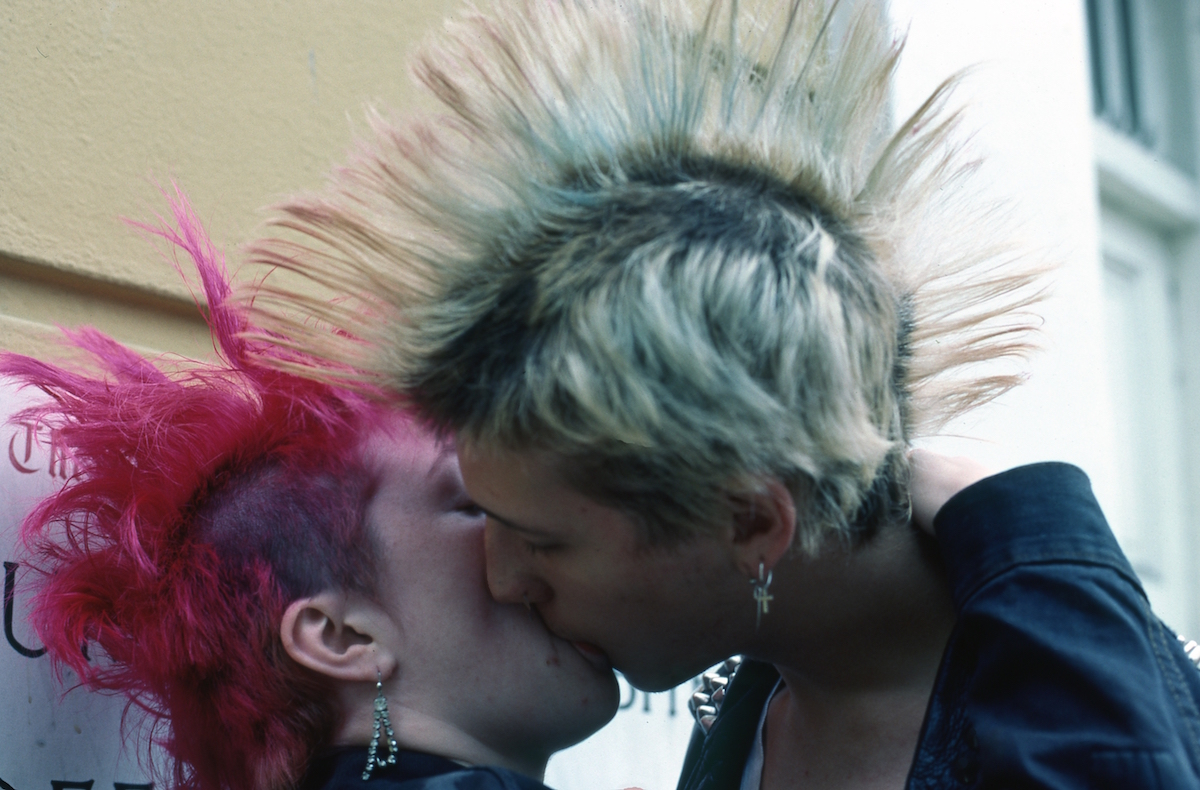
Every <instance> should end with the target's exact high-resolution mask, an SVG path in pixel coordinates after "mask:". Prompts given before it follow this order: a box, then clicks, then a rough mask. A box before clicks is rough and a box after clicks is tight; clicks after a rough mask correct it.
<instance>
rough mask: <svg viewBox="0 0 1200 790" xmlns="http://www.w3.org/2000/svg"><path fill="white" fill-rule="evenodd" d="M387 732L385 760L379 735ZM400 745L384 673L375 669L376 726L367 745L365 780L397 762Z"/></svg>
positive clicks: (363, 776)
mask: <svg viewBox="0 0 1200 790" xmlns="http://www.w3.org/2000/svg"><path fill="white" fill-rule="evenodd" d="M381 731H382V732H386V733H387V748H388V756H387V759H386V760H385V759H384V758H382V757H379V756H377V753H378V751H379V736H380V734H381ZM399 751H400V745H399V744H398V743H396V733H395V732H393V731H392V720H391V719H389V718H388V709H387V697H386V696H384V693H383V674H382V673H381V672H380V671H379V670H378V669H377V670H375V727H374V731H373V734H372V735H371V745H370V746H368V747H367V766H366V768H364V769H363V775H362V778H363V781H364V782H365V781H367V780H368V779H370V778H371V772H372V771H374V770H375V769H376V768H384V767H386V766H389V765H395V764H396V753H397V752H399Z"/></svg>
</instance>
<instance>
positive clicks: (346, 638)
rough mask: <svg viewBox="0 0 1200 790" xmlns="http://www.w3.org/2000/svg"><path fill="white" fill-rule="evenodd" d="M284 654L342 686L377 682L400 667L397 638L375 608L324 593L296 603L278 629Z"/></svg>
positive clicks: (350, 597) (360, 600)
mask: <svg viewBox="0 0 1200 790" xmlns="http://www.w3.org/2000/svg"><path fill="white" fill-rule="evenodd" d="M279 636H280V639H281V640H282V641H283V649H284V650H285V651H286V652H287V654H288V655H289V656H291V658H292V660H294V661H295V662H296V663H297V664H300V665H302V666H306V667H308V668H309V669H311V670H313V671H314V672H318V673H320V674H322V675H326V676H328V677H331V678H336V679H338V680H375V677H376V672H381V673H383V676H384V677H387V676H388V675H390V674H391V673H392V672H393V671H394V670H395V668H396V664H397V662H398V656H397V650H398V647H399V640H398V632H397V629H396V626H395V624H394V623H393V622H392V621H391V618H389V617H388V616H387V615H386V614H385V613H384V612H383V611H382V610H381V609H380V608H379V607H378V606H377V605H375V604H374V603H372V602H370V601H367V600H365V599H363V598H362V597H360V596H355V595H348V594H346V593H345V592H341V591H326V592H323V593H318V594H317V595H314V596H311V597H309V598H300V599H297V600H295V601H292V602H291V604H289V605H288V607H287V609H285V610H284V612H283V618H282V620H281V621H280V624H279Z"/></svg>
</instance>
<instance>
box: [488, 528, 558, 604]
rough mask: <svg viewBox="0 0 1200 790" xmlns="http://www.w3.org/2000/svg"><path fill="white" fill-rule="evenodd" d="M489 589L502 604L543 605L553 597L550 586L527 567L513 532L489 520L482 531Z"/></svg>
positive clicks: (522, 550)
mask: <svg viewBox="0 0 1200 790" xmlns="http://www.w3.org/2000/svg"><path fill="white" fill-rule="evenodd" d="M483 536H484V539H483V545H484V549H485V555H486V557H487V581H488V589H489V590H491V593H492V597H493V598H495V599H496V600H497V601H500V602H501V603H523V604H543V603H547V602H548V601H549V600H550V599H551V598H553V597H554V592H553V590H552V589H551V588H550V585H549V584H547V583H546V582H545V580H543V579H542V578H541V577H540V576H539V575H538V574H536V573H535V572H534V570H533V569H532V568H530V567H529V555H528V552H526V551H525V549H523V548H522V547H521V545H520V538H518V537H517V536H516V535H514V534H513V532H512V530H511V529H509V528H508V527H505V526H504V525H502V524H497V523H496V522H494V521H493V520H492V519H490V518H489V519H488V520H487V526H486V527H484V530H483Z"/></svg>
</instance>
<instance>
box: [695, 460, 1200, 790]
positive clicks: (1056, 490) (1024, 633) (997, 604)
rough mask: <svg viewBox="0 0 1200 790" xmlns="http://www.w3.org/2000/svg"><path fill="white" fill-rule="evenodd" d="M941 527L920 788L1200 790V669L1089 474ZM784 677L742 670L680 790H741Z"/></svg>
mask: <svg viewBox="0 0 1200 790" xmlns="http://www.w3.org/2000/svg"><path fill="white" fill-rule="evenodd" d="M935 528H936V532H937V539H938V545H939V548H940V550H941V553H942V556H943V558H944V560H945V565H946V569H947V574H948V578H949V582H950V586H951V589H952V592H953V596H954V601H955V607H956V610H957V612H958V619H957V622H956V624H955V627H954V631H953V633H952V634H951V637H950V640H949V642H948V643H947V645H946V650H945V653H944V654H943V657H942V664H941V667H940V669H939V671H938V675H937V680H936V682H935V684H934V690H933V695H932V697H931V698H930V702H929V707H928V709H927V711H926V714H925V722H924V724H923V726H922V729H921V735H920V740H919V742H918V746H917V751H916V754H915V756H914V758H913V764H912V768H911V770H910V773H909V776H908V781H907V783H906V785H905V787H906V788H907V789H908V790H930V789H931V788H959V787H970V788H1054V790H1067V789H1068V788H1079V790H1083V789H1084V788H1087V789H1088V790H1134V789H1136V790H1154V789H1156V788H1163V789H1169V790H1183V789H1184V788H1200V672H1197V669H1196V666H1195V665H1194V664H1193V663H1192V662H1191V660H1190V659H1189V658H1188V657H1187V655H1186V654H1185V653H1184V651H1183V648H1182V646H1181V645H1180V643H1179V641H1178V640H1177V638H1176V636H1175V635H1174V634H1173V633H1172V632H1171V630H1170V629H1168V628H1167V627H1166V626H1164V625H1163V624H1162V622H1161V621H1160V620H1159V619H1158V618H1157V617H1156V616H1155V615H1154V614H1153V612H1151V611H1150V607H1149V604H1148V603H1147V601H1146V597H1145V594H1144V593H1143V591H1142V588H1141V585H1140V583H1139V582H1138V579H1137V577H1136V576H1135V575H1134V572H1133V569H1132V568H1131V567H1130V565H1129V563H1128V561H1127V560H1126V559H1125V556H1124V555H1123V554H1122V553H1121V550H1120V548H1119V547H1118V546H1117V543H1116V540H1115V539H1114V538H1113V535H1112V533H1111V531H1110V530H1109V528H1108V525H1107V523H1106V522H1105V520H1104V516H1103V515H1102V514H1101V512H1100V508H1099V505H1097V504H1096V500H1095V498H1094V497H1093V495H1092V491H1091V486H1090V484H1089V483H1088V479H1087V476H1086V475H1084V474H1083V472H1082V471H1081V470H1079V469H1077V468H1075V467H1073V466H1068V465H1066V464H1036V465H1033V466H1026V467H1021V468H1019V469H1014V470H1012V471H1009V472H1005V473H1003V474H1000V475H996V476H994V477H991V478H988V479H986V480H983V481H981V482H979V483H977V484H975V485H974V486H971V487H970V488H967V489H965V490H964V491H962V492H960V493H959V494H958V495H957V496H955V497H954V498H953V499H951V500H950V501H949V502H948V503H947V504H946V505H945V507H944V508H943V509H942V510H941V512H939V513H938V516H937V519H936V521H935ZM777 677H778V674H777V673H776V672H775V670H774V668H773V667H771V666H770V665H769V664H763V663H761V662H755V661H746V662H744V663H743V664H742V666H741V667H740V668H739V669H738V671H737V674H736V675H735V676H734V679H733V682H732V683H731V684H730V686H729V689H728V693H727V695H726V697H725V700H724V703H723V706H722V708H721V710H720V713H719V715H718V716H717V719H716V722H715V723H714V724H713V727H712V729H711V730H710V731H709V733H708V735H707V737H705V736H704V735H703V733H701V732H700V731H699V730H697V734H696V736H694V737H693V740H692V744H691V747H690V748H689V750H688V755H687V758H686V759H685V761H684V768H683V774H682V776H681V777H680V782H679V790H737V788H738V786H739V784H740V782H741V775H742V769H743V766H744V764H745V761H746V758H747V755H748V754H749V750H750V747H751V742H752V740H753V739H754V737H755V734H756V729H757V725H758V720H759V716H760V714H761V713H762V708H763V705H765V704H766V700H767V696H768V695H769V694H770V691H771V688H772V687H773V686H774V684H775V680H776V679H777Z"/></svg>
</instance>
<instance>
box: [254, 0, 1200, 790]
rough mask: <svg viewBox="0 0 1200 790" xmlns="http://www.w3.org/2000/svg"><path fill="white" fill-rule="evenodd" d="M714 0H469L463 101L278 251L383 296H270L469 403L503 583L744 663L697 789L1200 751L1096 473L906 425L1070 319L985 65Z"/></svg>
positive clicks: (342, 190) (456, 87)
mask: <svg viewBox="0 0 1200 790" xmlns="http://www.w3.org/2000/svg"><path fill="white" fill-rule="evenodd" d="M693 10H696V9H695V7H694V5H693V4H689V3H687V2H686V1H685V0H635V1H633V2H626V3H608V2H591V1H590V0H498V2H496V3H495V4H494V5H492V6H490V7H489V10H487V11H479V10H470V11H467V12H465V13H464V14H463V15H462V16H460V17H459V18H458V19H457V21H454V22H453V23H451V24H450V25H449V26H448V28H447V32H446V33H445V34H444V35H443V36H442V37H441V38H440V39H439V40H438V41H437V42H435V43H434V44H432V45H431V46H429V47H428V48H427V49H426V50H424V52H423V53H422V54H421V55H420V56H419V57H418V58H417V60H416V62H415V72H416V76H417V78H418V79H419V81H420V82H421V83H422V84H423V85H424V86H425V87H426V88H427V89H428V90H429V91H430V92H431V93H432V94H433V96H434V97H435V98H436V99H437V100H439V101H440V102H441V106H442V112H441V113H440V114H436V115H432V116H428V117H425V118H420V117H418V118H416V119H413V120H408V121H403V122H398V123H391V122H388V121H385V120H383V119H382V118H381V117H378V116H376V118H375V120H374V123H373V135H372V136H371V138H370V139H369V140H368V141H365V142H364V143H363V145H362V147H361V148H360V150H359V152H358V153H357V154H356V155H355V156H354V157H353V158H352V159H351V161H350V162H349V163H348V164H347V165H346V166H345V167H342V168H340V169H338V170H337V171H336V172H335V174H334V176H333V178H332V180H331V182H330V184H329V185H328V187H327V188H326V189H325V190H324V191H323V192H321V193H319V194H316V195H312V196H309V197H303V198H297V199H295V200H293V201H291V202H289V203H288V204H286V205H285V206H283V207H282V212H281V214H280V215H279V218H278V222H279V223H280V225H281V226H283V227H284V228H287V229H289V233H288V235H287V237H286V239H285V238H280V239H276V240H273V241H272V240H268V241H265V242H263V243H261V244H259V245H258V247H257V250H256V253H255V255H256V258H257V260H258V261H260V262H261V263H263V264H266V265H268V266H273V267H283V268H286V269H291V270H294V271H298V272H300V273H301V274H304V275H306V276H308V277H311V278H313V279H315V280H317V281H318V282H320V283H323V284H324V285H326V286H328V287H329V288H330V289H332V290H333V291H335V292H338V293H346V294H350V295H351V298H348V299H344V300H342V301H340V302H338V303H337V304H336V306H335V307H329V306H328V303H327V302H326V301H325V300H324V299H323V298H322V299H320V300H318V299H316V298H306V297H303V296H300V295H298V294H296V293H292V292H290V291H289V290H288V289H286V288H283V287H278V288H276V289H275V290H274V291H273V292H272V293H273V294H274V301H273V302H268V301H267V300H266V299H265V298H264V292H263V291H262V290H261V289H260V290H259V291H258V292H257V293H258V294H259V301H258V303H257V309H258V310H259V311H260V313H261V314H262V316H263V320H264V321H267V322H268V323H270V322H272V321H273V322H275V324H274V325H278V326H281V327H283V328H286V330H287V331H286V334H287V335H288V336H289V337H292V338H296V339H297V340H296V342H297V343H298V344H299V345H301V346H303V347H305V349H306V350H307V351H310V352H314V353H315V354H317V355H319V356H321V357H323V358H326V359H330V360H334V361H336V363H337V364H331V365H329V366H328V367H323V366H320V365H318V366H315V367H314V368H312V369H310V370H309V373H310V374H312V375H316V376H321V377H326V378H332V379H337V378H339V372H338V371H339V370H340V369H341V368H340V367H339V366H340V365H343V364H345V363H351V364H352V366H353V367H354V368H355V369H358V370H363V371H368V372H369V373H368V375H370V376H371V377H372V384H375V383H382V384H383V385H384V386H386V387H388V388H389V389H391V390H392V391H393V392H395V393H396V394H397V396H398V397H399V398H400V399H401V400H402V401H403V402H404V403H405V404H406V405H408V406H411V407H412V408H414V409H416V410H417V411H418V413H420V414H421V415H422V416H423V417H424V418H425V419H426V420H428V421H429V422H430V423H431V424H432V425H433V426H435V427H436V428H437V429H438V430H440V431H442V432H445V433H447V434H452V435H453V436H454V437H455V439H456V443H457V445H456V446H457V448H458V452H459V458H460V463H461V466H462V471H463V475H464V482H465V485H466V487H467V489H468V491H469V493H470V494H471V496H472V497H473V498H474V500H475V501H476V502H477V503H478V504H479V505H480V506H481V507H482V508H483V510H484V511H485V512H486V513H487V514H488V520H487V527H486V540H487V560H488V563H487V564H488V580H489V584H490V587H491V590H492V593H493V594H494V595H495V596H496V598H497V599H498V600H501V601H507V602H522V603H525V604H527V605H528V606H530V607H532V608H535V609H536V610H537V611H538V612H539V613H540V614H541V616H542V618H543V619H544V620H545V622H546V624H547V625H548V626H549V627H550V629H551V630H552V631H554V632H555V633H556V634H558V635H560V636H562V637H564V638H565V639H567V640H569V641H571V642H572V643H573V644H574V645H575V647H576V648H577V649H578V650H579V652H581V653H582V654H584V655H585V656H588V657H589V658H591V659H592V660H594V661H597V662H601V663H607V662H611V663H612V665H613V666H615V667H616V668H617V669H619V670H621V671H622V672H624V673H625V675H626V677H628V678H629V680H630V681H631V682H632V683H633V684H634V685H636V686H639V687H641V688H645V689H650V690H654V689H665V688H668V687H671V686H673V685H674V684H677V683H679V682H681V681H684V680H686V679H687V678H689V677H692V676H694V675H695V674H696V673H698V672H700V671H702V670H704V669H705V668H706V667H709V666H710V665H712V664H714V663H715V662H719V661H721V660H723V659H725V658H726V657H728V656H734V655H741V656H744V657H745V660H743V661H742V662H741V663H740V666H739V667H738V668H737V670H736V674H734V675H733V679H732V682H731V683H730V684H728V685H726V681H725V678H724V677H716V678H715V679H713V678H711V677H710V680H709V689H708V691H709V692H711V693H706V694H705V696H704V698H703V699H702V700H701V702H702V703H704V704H702V705H701V706H700V707H699V709H698V713H699V714H700V716H699V720H700V728H699V730H698V732H697V736H696V738H695V739H694V741H693V744H692V748H691V750H690V751H689V754H688V758H687V761H686V764H685V767H684V773H683V776H682V778H681V780H680V788H681V789H682V790H723V789H724V788H739V787H740V788H743V789H744V790H754V789H756V788H762V789H763V790H779V789H780V788H819V789H821V790H826V789H829V788H900V787H907V788H910V789H912V790H915V789H916V788H943V787H959V786H965V787H1022V788H1024V787H1039V788H1083V787H1088V788H1101V787H1104V788H1133V787H1138V788H1152V787H1154V788H1182V787H1196V786H1200V712H1198V709H1200V673H1197V671H1196V668H1195V666H1193V665H1192V664H1191V663H1190V661H1189V659H1188V656H1187V655H1186V653H1185V652H1184V650H1183V648H1182V647H1181V645H1180V644H1178V642H1177V640H1176V637H1175V636H1174V635H1173V634H1172V633H1171V632H1170V631H1169V630H1168V629H1167V628H1166V627H1165V626H1164V625H1163V624H1162V623H1161V622H1160V621H1159V620H1158V619H1157V618H1156V617H1155V616H1154V614H1153V613H1152V612H1151V611H1150V609H1149V607H1148V605H1147V603H1146V599H1145V596H1144V594H1143V592H1142V590H1141V588H1140V585H1139V583H1138V581H1137V577H1136V576H1135V574H1134V573H1133V571H1132V569H1131V568H1130V566H1129V563H1128V562H1127V561H1126V560H1125V558H1124V557H1123V555H1122V554H1121V551H1120V549H1119V548H1118V547H1117V544H1116V542H1115V541H1114V539H1113V537H1112V534H1111V532H1110V531H1109V529H1108V527H1107V526H1106V524H1105V521H1104V517H1103V515H1102V514H1101V513H1100V510H1099V508H1098V506H1097V505H1096V502H1095V499H1094V497H1093V496H1092V493H1091V490H1090V486H1089V483H1088V481H1087V478H1086V476H1085V475H1084V474H1083V473H1082V472H1081V471H1080V470H1078V469H1076V468H1074V467H1070V466H1067V465H1064V464H1038V465H1034V466H1028V467H1023V468H1018V469H1015V470H1010V471H1008V472H1004V473H1002V474H998V475H990V474H988V473H987V472H986V470H982V469H980V468H978V467H977V466H976V465H974V464H972V463H970V462H967V461H963V460H960V459H947V458H943V457H940V456H936V455H931V454H927V453H917V452H913V451H912V450H911V443H912V441H913V440H914V439H916V438H919V437H922V436H928V435H931V434H933V433H936V432H937V430H938V429H939V428H940V427H941V426H942V425H944V424H945V423H946V422H947V421H948V420H950V419H952V418H954V417H956V416H959V415H961V414H963V413H965V412H966V411H968V410H969V409H971V408H973V407H975V406H977V405H979V404H981V403H985V402H987V401H989V400H991V399H992V398H994V397H995V396H996V395H998V394H1000V393H1002V392H1004V391H1005V390H1007V389H1008V388H1010V387H1012V386H1013V385H1015V384H1016V383H1017V382H1018V381H1019V380H1020V375H1019V368H1017V367H1015V366H1009V363H1014V362H1019V360H1020V358H1021V357H1022V356H1023V355H1024V354H1025V353H1026V352H1027V351H1028V350H1029V349H1030V348H1031V345H1032V338H1031V331H1032V327H1033V325H1034V324H1036V318H1035V317H1033V316H1032V315H1031V314H1030V313H1029V311H1028V308H1029V307H1030V305H1032V304H1033V303H1034V302H1035V301H1036V299H1037V298H1038V295H1039V291H1038V287H1039V286H1038V283H1037V275H1038V268H1037V267H1036V266H1031V265H1028V264H1026V263H1025V262H1024V258H1023V257H1022V256H1019V255H1017V254H1016V253H1014V252H1013V248H1012V246H1011V245H1010V244H1008V243H1007V240H1006V238H1005V237H1004V235H1003V233H1002V231H1001V230H1000V227H1001V224H1000V222H999V220H998V219H997V217H998V216H999V215H1001V214H1002V213H1003V212H998V211H997V209H996V207H995V206H994V205H991V204H989V203H988V202H987V201H985V200H982V199H979V198H978V197H976V196H973V194H972V186H971V179H970V176H971V173H972V170H973V167H974V163H973V162H971V161H968V160H966V159H965V158H964V156H963V154H962V153H961V151H960V150H959V149H958V148H956V146H955V144H954V142H953V140H954V133H955V129H956V126H957V123H958V114H957V112H955V111H953V110H951V109H950V108H949V107H948V97H949V94H950V92H951V90H952V88H953V85H954V82H955V79H954V78H951V79H949V80H947V82H946V83H944V84H943V85H941V86H940V87H939V88H938V89H937V90H936V91H935V92H934V93H933V95H931V96H930V97H929V99H928V100H927V101H926V102H925V103H924V104H923V105H922V106H921V107H920V108H919V109H918V110H917V111H916V112H915V113H914V114H913V115H912V116H911V117H909V118H907V119H905V120H903V121H902V122H900V123H899V125H898V126H897V127H896V128H894V129H891V128H890V117H889V110H888V106H889V105H888V100H889V93H890V90H891V84H892V76H893V73H894V70H895V67H896V63H897V59H898V58H899V55H900V50H901V48H902V42H900V41H898V40H896V39H895V38H893V36H892V34H891V33H890V32H889V31H888V29H887V26H886V24H885V22H884V20H883V19H882V18H881V14H880V12H879V10H878V9H877V8H876V6H875V5H874V4H872V3H867V2H861V3H851V4H844V5H843V6H841V7H839V8H838V9H836V13H835V12H828V13H827V12H826V10H825V9H824V8H823V7H822V6H821V5H820V4H819V3H816V2H812V1H811V0H791V1H790V2H787V3H783V4H772V3H762V4H761V5H758V6H754V7H750V6H746V5H742V4H739V3H738V2H736V0H707V1H706V3H705V4H703V5H702V6H701V7H699V8H698V13H697V14H695V15H693V13H692V11H693ZM836 31H840V33H838V32H836ZM297 233H298V234H299V235H296V234H297ZM268 282H269V281H268ZM296 305H301V306H302V307H303V306H304V305H308V307H309V308H310V309H308V310H303V309H302V310H300V311H299V313H297V312H295V307H296ZM289 311H290V312H289ZM313 316H316V317H318V318H320V319H322V322H328V323H332V324H333V325H334V326H336V327H338V328H339V329H341V330H344V331H343V333H341V334H333V333H328V332H327V331H326V329H325V328H324V327H322V326H319V325H317V324H314V323H313V322H312V321H310V320H309V319H310V318H311V317H313ZM306 333H307V334H306ZM979 363H984V364H979ZM736 663H737V662H736V661H730V662H727V664H726V667H732V666H733V665H734V664H736ZM718 709H719V710H718Z"/></svg>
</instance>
